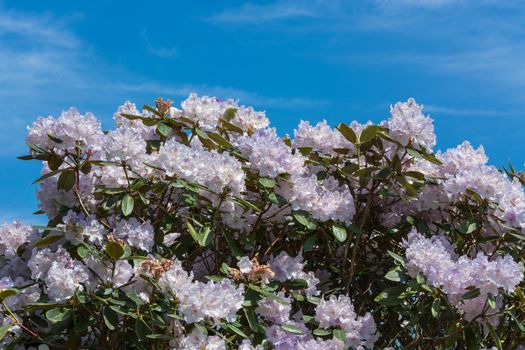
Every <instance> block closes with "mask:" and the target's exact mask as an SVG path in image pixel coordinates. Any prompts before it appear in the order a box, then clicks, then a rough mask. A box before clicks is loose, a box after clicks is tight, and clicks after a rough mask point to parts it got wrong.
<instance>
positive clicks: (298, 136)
mask: <svg viewBox="0 0 525 350" xmlns="http://www.w3.org/2000/svg"><path fill="white" fill-rule="evenodd" d="M293 146H294V147H297V148H300V147H312V149H313V150H315V151H320V152H324V153H332V152H333V149H334V148H353V145H352V144H351V143H350V142H349V141H348V140H346V139H345V138H344V137H343V135H342V134H341V133H340V132H339V131H337V130H334V129H332V128H331V127H330V126H329V125H328V123H327V122H326V120H323V121H321V122H319V123H317V124H316V125H315V126H312V125H310V123H309V122H307V121H304V120H301V122H300V123H299V126H298V127H297V129H295V130H294V139H293Z"/></svg>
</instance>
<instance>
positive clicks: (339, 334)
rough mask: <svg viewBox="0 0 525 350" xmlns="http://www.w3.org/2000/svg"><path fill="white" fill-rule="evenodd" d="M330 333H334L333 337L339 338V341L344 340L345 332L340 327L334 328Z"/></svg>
mask: <svg viewBox="0 0 525 350" xmlns="http://www.w3.org/2000/svg"><path fill="white" fill-rule="evenodd" d="M332 333H333V334H334V337H335V338H336V339H339V340H341V341H345V340H346V333H345V332H344V331H343V330H342V329H334V330H333V331H332Z"/></svg>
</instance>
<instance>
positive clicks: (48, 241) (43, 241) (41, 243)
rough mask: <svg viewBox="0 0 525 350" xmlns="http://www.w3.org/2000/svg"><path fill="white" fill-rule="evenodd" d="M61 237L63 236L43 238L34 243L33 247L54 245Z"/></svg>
mask: <svg viewBox="0 0 525 350" xmlns="http://www.w3.org/2000/svg"><path fill="white" fill-rule="evenodd" d="M63 237H64V236H62V235H47V236H45V237H44V238H42V239H41V240H39V241H36V242H35V244H34V246H35V247H45V246H47V245H50V244H53V243H55V242H56V241H58V240H59V239H61V238H63Z"/></svg>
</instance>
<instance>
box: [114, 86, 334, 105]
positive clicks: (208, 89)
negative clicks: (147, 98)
mask: <svg viewBox="0 0 525 350" xmlns="http://www.w3.org/2000/svg"><path fill="white" fill-rule="evenodd" d="M107 87H108V88H111V89H116V90H119V91H127V92H139V93H156V94H159V95H163V96H165V97H185V96H188V95H189V94H190V93H192V92H195V93H198V94H201V95H210V96H217V97H220V98H234V99H238V100H239V101H240V102H241V103H245V104H253V105H257V106H261V107H262V108H264V107H281V108H283V107H285V108H296V107H321V106H325V105H327V104H328V103H329V102H328V101H327V100H324V99H311V98H306V97H270V96H263V95H261V94H258V93H255V92H249V91H245V90H241V89H237V88H234V87H228V86H208V85H187V84H181V85H179V86H175V87H174V86H166V85H164V84H159V83H138V84H133V83H110V85H108V86H107Z"/></svg>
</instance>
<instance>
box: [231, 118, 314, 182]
mask: <svg viewBox="0 0 525 350" xmlns="http://www.w3.org/2000/svg"><path fill="white" fill-rule="evenodd" d="M239 148H240V150H241V151H242V152H243V153H244V154H245V155H247V156H248V159H249V161H250V164H251V165H252V166H253V167H254V168H255V169H257V170H259V174H260V175H261V176H269V177H276V176H277V175H280V174H302V173H303V172H304V171H305V169H304V162H305V160H306V159H305V158H304V157H303V156H301V155H299V154H292V150H291V148H290V147H288V146H286V145H285V144H284V142H283V141H282V140H281V139H280V138H279V137H278V136H277V133H276V131H275V129H274V128H270V129H261V130H259V131H257V132H256V133H255V134H253V135H252V136H246V137H243V138H241V139H240V140H239Z"/></svg>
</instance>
